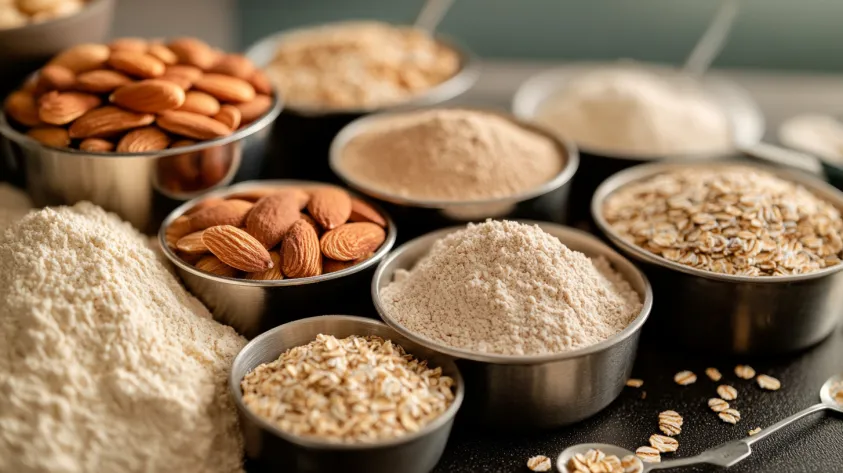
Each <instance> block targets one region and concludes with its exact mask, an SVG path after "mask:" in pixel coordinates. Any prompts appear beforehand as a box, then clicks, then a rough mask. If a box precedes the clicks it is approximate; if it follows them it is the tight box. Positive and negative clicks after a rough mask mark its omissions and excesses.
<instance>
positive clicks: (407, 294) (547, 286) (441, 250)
mask: <svg viewBox="0 0 843 473" xmlns="http://www.w3.org/2000/svg"><path fill="white" fill-rule="evenodd" d="M381 299H382V302H383V304H384V307H385V309H386V311H387V313H388V314H389V315H390V317H392V318H394V319H395V320H396V321H398V322H399V323H400V324H402V325H403V326H405V327H407V328H408V329H410V330H412V331H413V332H415V333H418V334H421V335H424V336H426V337H428V338H431V339H433V340H435V341H437V342H440V343H444V344H445V345H449V346H452V347H456V348H463V349H467V350H471V351H475V352H480V353H498V354H505V355H539V354H546V353H558V352H563V351H567V350H572V349H575V348H582V347H586V346H589V345H593V344H595V343H598V342H601V341H603V340H606V339H607V338H609V337H611V336H613V335H615V334H616V333H618V332H620V331H621V330H623V329H624V328H626V326H627V325H629V323H630V322H631V321H632V320H633V319H634V318H635V317H636V316H637V315H638V312H639V311H640V310H641V301H640V297H639V296H638V294H637V293H636V292H635V291H634V290H633V289H632V288H631V287H630V285H629V283H628V282H627V281H625V280H624V279H623V277H622V276H621V275H620V274H618V273H617V272H615V271H614V270H613V269H612V268H611V266H610V264H609V262H608V261H607V260H606V259H604V258H597V259H594V260H591V259H589V258H588V257H587V256H586V255H584V254H582V253H580V252H577V251H572V250H570V249H568V247H566V246H565V245H563V244H562V243H561V242H560V241H559V240H558V239H557V238H556V237H554V236H552V235H550V234H548V233H546V232H544V231H543V230H541V229H540V228H539V227H538V226H535V225H532V226H531V225H524V224H521V223H517V222H508V221H487V222H486V223H483V224H479V225H472V224H469V225H468V227H467V228H466V229H464V230H461V231H458V232H455V233H452V234H450V235H448V236H447V237H445V238H443V239H441V240H439V241H437V242H436V243H435V244H434V245H433V248H432V249H431V250H430V253H428V254H427V256H425V257H424V258H422V259H421V260H420V261H419V262H418V263H417V264H416V266H415V267H414V268H413V269H412V270H410V271H409V272H408V271H403V270H402V271H399V272H397V273H396V275H395V281H394V282H392V283H390V284H389V285H387V286H386V287H384V288H383V289H382V290H381Z"/></svg>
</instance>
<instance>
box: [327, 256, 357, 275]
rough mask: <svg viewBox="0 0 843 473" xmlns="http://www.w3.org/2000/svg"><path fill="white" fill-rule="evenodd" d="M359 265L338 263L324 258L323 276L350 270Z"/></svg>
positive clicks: (350, 262)
mask: <svg viewBox="0 0 843 473" xmlns="http://www.w3.org/2000/svg"><path fill="white" fill-rule="evenodd" d="M355 264H357V262H355V261H337V260H335V259H331V258H327V257H325V258H322V274H328V273H335V272H337V271H342V270H343V269H347V268H350V267H352V266H354V265H355Z"/></svg>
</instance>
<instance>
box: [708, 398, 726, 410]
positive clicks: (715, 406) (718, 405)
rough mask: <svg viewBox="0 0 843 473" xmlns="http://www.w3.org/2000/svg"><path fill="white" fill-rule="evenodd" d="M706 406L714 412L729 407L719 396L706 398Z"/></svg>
mask: <svg viewBox="0 0 843 473" xmlns="http://www.w3.org/2000/svg"><path fill="white" fill-rule="evenodd" d="M708 407H710V408H711V410H712V411H714V412H723V411H725V410H726V409H728V408H729V403H728V402H726V401H724V400H723V399H721V398H719V397H713V398H711V399H709V400H708Z"/></svg>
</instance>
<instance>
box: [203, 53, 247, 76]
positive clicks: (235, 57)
mask: <svg viewBox="0 0 843 473" xmlns="http://www.w3.org/2000/svg"><path fill="white" fill-rule="evenodd" d="M210 72H214V73H217V74H225V75H227V76H232V77H237V78H238V79H243V80H248V79H249V77H251V76H252V75H253V74H254V73H255V65H254V64H253V63H252V61H250V60H249V59H248V58H247V57H246V56H243V55H242V54H226V55H223V57H221V58H220V59H219V61H217V63H216V64H214V67H212V68H211V69H210Z"/></svg>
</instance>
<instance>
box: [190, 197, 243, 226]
mask: <svg viewBox="0 0 843 473" xmlns="http://www.w3.org/2000/svg"><path fill="white" fill-rule="evenodd" d="M253 206H254V204H252V203H251V202H246V201H244V200H236V199H235V200H226V201H223V202H220V203H219V204H217V205H213V206H210V207H208V208H205V209H202V210H199V211H197V212H196V213H193V214H191V215H189V216H188V217H187V218H188V221H189V223H190V227H189V228H190V230H191V231H194V232H195V231H199V230H204V229H206V228H208V227H213V226H216V225H233V226H235V227H239V226H241V225H243V222H245V220H246V216H247V215H248V214H249V211H250V210H252V207H253Z"/></svg>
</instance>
